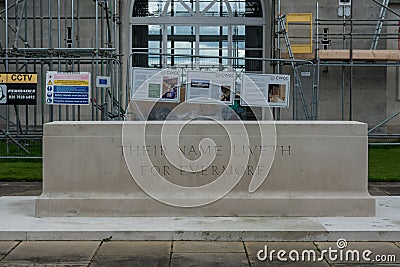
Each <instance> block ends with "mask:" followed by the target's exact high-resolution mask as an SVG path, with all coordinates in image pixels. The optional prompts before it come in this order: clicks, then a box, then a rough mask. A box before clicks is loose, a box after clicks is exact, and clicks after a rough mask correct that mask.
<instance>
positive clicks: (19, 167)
mask: <svg viewBox="0 0 400 267" xmlns="http://www.w3.org/2000/svg"><path fill="white" fill-rule="evenodd" d="M0 166H1V167H0V181H7V182H31V181H41V180H42V160H40V159H39V160H0Z"/></svg>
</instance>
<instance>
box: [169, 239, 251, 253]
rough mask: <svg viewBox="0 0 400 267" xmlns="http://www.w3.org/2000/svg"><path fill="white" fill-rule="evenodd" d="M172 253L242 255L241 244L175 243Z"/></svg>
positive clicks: (242, 248)
mask: <svg viewBox="0 0 400 267" xmlns="http://www.w3.org/2000/svg"><path fill="white" fill-rule="evenodd" d="M173 251H174V253H190V252H191V253H202V252H209V253H211V252H213V253H221V252H223V253H239V252H241V253H244V252H245V251H244V247H243V243H242V242H211V241H210V242H207V241H175V242H174V247H173Z"/></svg>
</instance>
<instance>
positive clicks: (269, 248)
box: [244, 242, 329, 266]
mask: <svg viewBox="0 0 400 267" xmlns="http://www.w3.org/2000/svg"><path fill="white" fill-rule="evenodd" d="M244 244H245V247H246V250H247V254H248V257H249V259H250V262H251V265H252V266H264V265H274V266H275V265H277V266H293V265H296V266H309V265H310V266H329V265H328V264H327V262H326V261H325V260H322V261H317V259H318V258H321V257H320V253H319V251H318V248H317V247H316V246H315V245H314V243H313V242H244ZM265 246H266V247H265ZM260 250H262V251H263V252H262V253H260V255H259V256H260V258H263V257H265V252H267V257H266V258H265V260H260V259H259V258H258V253H259V251H260ZM282 250H283V251H285V255H283V256H282V257H283V258H284V259H287V261H285V260H281V259H279V258H278V252H279V251H282ZM292 251H296V252H292ZM303 251H306V253H305V254H304V257H305V259H306V260H304V261H303V260H302V253H303ZM291 253H293V254H291ZM295 253H298V258H297V254H295ZM289 255H291V257H292V260H291V258H290V257H289ZM308 255H310V256H308ZM314 255H315V257H314ZM308 257H311V260H309V258H308Z"/></svg>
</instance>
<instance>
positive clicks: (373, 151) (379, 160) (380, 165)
mask: <svg viewBox="0 0 400 267" xmlns="http://www.w3.org/2000/svg"><path fill="white" fill-rule="evenodd" d="M368 180H369V181H371V182H400V146H370V147H369V153H368Z"/></svg>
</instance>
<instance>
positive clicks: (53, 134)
mask: <svg viewBox="0 0 400 267" xmlns="http://www.w3.org/2000/svg"><path fill="white" fill-rule="evenodd" d="M170 123H172V124H176V126H177V127H178V126H179V125H180V124H179V123H180V122H170ZM235 123H237V122H226V123H225V127H228V128H229V127H230V128H231V129H232V131H234V132H235V131H236V130H235V129H236V128H235V127H236V124H235ZM237 124H238V125H239V123H237ZM147 125H149V127H150V131H148V132H146V138H147V139H148V140H150V141H149V142H150V143H149V144H154V145H158V144H159V143H157V142H159V141H157V137H158V135H157V131H159V130H160V127H161V125H162V124H161V123H157V122H152V123H148V124H147ZM245 126H246V128H247V131H248V133H249V137H250V143H251V145H256V146H257V145H259V143H257V142H259V141H257V131H258V130H257V129H258V127H259V126H258V124H256V123H251V122H248V123H247V122H246V123H245ZM122 127H124V129H125V130H124V133H125V134H126V133H128V134H131V135H134V136H137V137H138V138H141V137H140V136H142V137H143V130H144V128H143V127H144V124H143V123H142V122H128V123H125V124H124V125H123V124H122V123H121V122H111V123H104V122H55V123H50V124H46V125H45V131H44V145H43V148H44V174H43V175H44V178H43V179H44V184H43V193H42V195H41V197H39V198H38V199H37V202H36V215H37V216H63V215H68V216H86V215H87V216H96V215H104V216H121V215H122V216H132V215H133V216H141V215H145V216H160V215H166V216H170V215H180V216H182V215H183V216H185V215H186V216H202V215H204V216H221V215H222V216H230V215H240V216H326V215H333V216H349V215H352V216H365V215H373V214H374V200H373V199H372V198H371V197H370V196H369V194H368V192H367V138H366V125H365V124H362V123H356V122H344V123H343V122H276V132H277V145H276V152H275V159H274V162H273V166H272V168H271V170H270V172H269V174H268V177H267V179H266V181H265V182H264V183H263V184H262V185H261V187H260V188H259V189H258V190H257V191H256V192H255V193H252V194H249V193H248V184H249V182H250V179H251V176H250V175H244V177H243V178H242V180H241V181H240V182H239V183H238V184H237V185H236V187H235V188H234V189H233V190H232V191H231V192H230V193H229V194H228V195H226V196H225V197H224V198H223V199H220V200H218V201H216V202H214V203H212V204H210V205H207V206H202V207H199V208H195V209H185V208H176V207H171V206H167V205H165V204H162V203H160V202H158V201H155V200H154V199H152V198H150V197H148V196H147V195H146V194H145V193H144V192H143V191H142V190H141V189H140V188H139V187H138V186H137V184H136V183H135V182H134V181H133V179H132V177H131V175H130V173H129V171H128V169H127V168H126V163H125V160H124V157H123V154H122V139H121V134H122ZM260 127H265V128H267V129H268V128H270V127H271V122H260ZM126 129H128V130H126ZM185 129H186V132H185V133H184V134H182V135H180V138H181V143H182V142H183V143H184V144H191V145H192V144H198V142H199V141H200V140H201V136H212V138H213V139H215V142H217V143H218V144H220V145H221V146H222V152H224V151H225V150H224V149H226V140H224V137H225V134H224V133H223V132H221V129H220V128H218V126H216V125H215V124H214V125H213V124H207V122H197V123H194V124H190V125H189V127H187V128H185ZM154 132H155V133H154ZM147 133H148V134H147ZM225 139H226V137H225ZM134 140H136V139H134ZM185 142H186V143H185ZM224 144H225V145H224ZM228 147H229V146H228ZM131 151H132V150H131ZM228 152H229V151H228ZM134 153H139V152H135V151H134ZM138 155H139V154H138ZM222 155H224V154H223V153H222ZM225 157H226V156H222V157H219V158H218V159H217V158H216V161H215V162H214V163H213V164H215V165H216V166H217V167H218V166H220V165H223V164H226V160H227V159H226V158H225ZM255 157H256V156H255ZM254 160H256V159H254ZM254 160H253V161H252V159H250V161H249V163H248V164H249V165H250V164H253V165H254V164H255V163H254V162H257V161H254ZM153 163H154V164H157V165H159V166H163V165H164V166H165V164H166V163H165V159H163V158H162V157H155V158H153ZM289 166H290V167H289ZM142 175H151V174H150V173H149V174H147V173H146V174H143V173H142ZM211 176H212V175H204V174H203V175H201V173H195V174H193V175H192V178H190V179H188V180H187V179H183V177H182V176H180V175H173V176H172V177H168V178H169V179H171V182H174V183H176V184H180V182H181V181H183V180H186V181H189V182H188V183H189V184H186V186H189V185H190V186H196V185H197V186H198V185H200V184H199V182H200V183H204V182H206V183H208V182H210V179H211V180H212V179H215V177H214V178H213V177H211ZM204 179H205V180H204ZM189 211H190V212H189Z"/></svg>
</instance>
